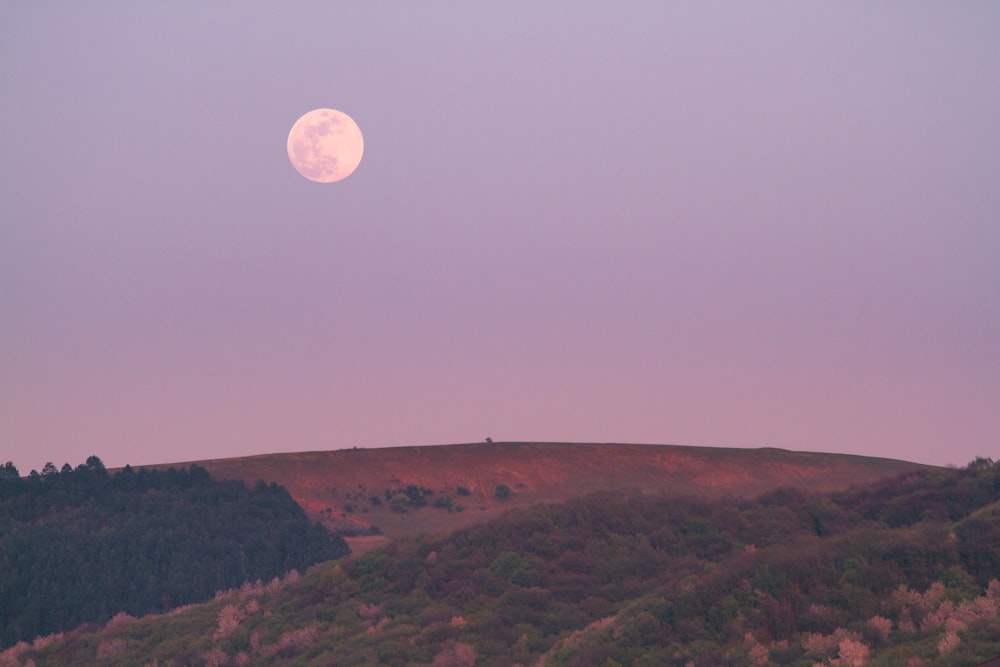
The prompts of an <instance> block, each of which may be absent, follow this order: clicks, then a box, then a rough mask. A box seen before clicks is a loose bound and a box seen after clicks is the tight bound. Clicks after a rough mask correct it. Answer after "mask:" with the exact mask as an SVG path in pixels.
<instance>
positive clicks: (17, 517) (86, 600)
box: [0, 456, 349, 646]
mask: <svg viewBox="0 0 1000 667" xmlns="http://www.w3.org/2000/svg"><path fill="white" fill-rule="evenodd" d="M348 552H349V549H348V547H347V544H346V543H345V542H344V540H343V538H341V537H339V536H336V535H332V534H330V533H329V532H328V531H327V530H326V529H324V528H323V527H322V526H320V525H318V524H316V525H314V524H312V523H311V522H310V521H309V519H308V518H307V517H306V515H305V513H304V511H303V510H302V508H301V507H299V505H298V504H296V503H295V501H294V500H293V499H292V497H291V496H290V495H289V493H288V491H287V490H286V489H285V488H283V487H281V486H278V485H277V484H273V483H272V484H265V483H264V482H258V483H257V485H256V486H255V487H254V488H253V489H250V488H247V486H246V485H245V484H243V483H242V482H239V481H219V480H215V479H213V478H212V477H211V475H209V473H208V471H206V470H205V469H204V468H201V467H199V466H197V465H192V466H191V467H190V468H186V469H185V468H181V469H177V468H170V469H168V470H165V471H161V470H147V469H144V468H140V469H133V468H131V467H129V466H126V467H125V468H124V469H123V470H121V471H119V472H117V473H115V474H109V473H108V471H107V469H106V468H105V466H104V465H103V463H102V462H101V460H100V459H99V458H98V457H97V456H91V457H90V458H88V459H87V461H86V463H84V464H81V465H79V466H77V467H76V468H75V469H74V468H72V467H70V466H69V465H64V466H63V467H62V469H56V468H55V466H54V465H51V464H47V465H46V466H45V468H44V469H43V470H42V473H41V474H39V473H37V472H34V471H32V474H30V475H28V476H27V477H21V476H20V475H19V474H18V471H17V469H16V468H15V467H14V466H13V464H11V463H10V462H8V463H7V464H5V465H4V466H2V467H0V646H10V645H12V644H14V643H16V642H18V641H21V640H28V641H30V640H31V639H33V638H34V637H36V636H39V635H47V634H50V633H54V632H60V631H64V630H69V629H70V628H73V627H75V626H77V625H80V624H81V623H85V622H88V623H90V622H97V623H102V622H105V621H107V620H108V619H110V618H111V617H112V616H113V615H114V614H115V613H118V612H125V613H128V614H131V615H143V614H148V613H150V612H162V611H167V610H170V609H172V608H175V607H177V606H179V605H185V604H189V603H193V602H200V601H204V600H208V599H211V598H212V596H213V595H214V594H215V593H216V591H219V590H223V589H227V588H232V587H234V586H239V585H240V584H242V583H243V582H245V581H254V580H257V579H263V580H268V579H271V578H272V577H275V576H277V575H280V574H283V573H285V572H288V571H289V570H292V569H296V568H298V569H301V568H305V567H308V566H309V565H312V564H314V563H316V562H318V561H322V560H328V559H331V558H339V557H342V556H345V555H347V553H348Z"/></svg>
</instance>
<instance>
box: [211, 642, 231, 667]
mask: <svg viewBox="0 0 1000 667" xmlns="http://www.w3.org/2000/svg"><path fill="white" fill-rule="evenodd" d="M227 664H229V656H228V655H226V652H225V651H223V650H222V649H221V648H219V647H218V646H216V647H215V648H213V649H212V650H211V651H209V652H208V653H206V654H205V667H222V666H223V665H227Z"/></svg>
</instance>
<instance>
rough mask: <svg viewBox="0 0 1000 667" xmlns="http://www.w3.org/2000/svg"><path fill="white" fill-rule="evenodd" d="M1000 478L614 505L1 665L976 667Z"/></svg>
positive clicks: (505, 528)
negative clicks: (739, 497) (810, 492)
mask: <svg viewBox="0 0 1000 667" xmlns="http://www.w3.org/2000/svg"><path fill="white" fill-rule="evenodd" d="M998 500H1000V466H998V465H994V464H993V463H992V462H991V461H987V460H981V459H979V460H977V461H976V462H974V463H973V464H971V465H970V466H968V467H967V468H964V469H960V470H936V471H920V472H917V473H912V474H908V475H904V476H901V477H897V478H894V479H891V480H888V481H885V482H883V483H880V484H876V485H873V486H866V487H863V488H858V489H853V490H850V491H846V492H841V493H834V494H827V495H810V494H807V493H804V492H802V491H800V490H795V489H784V490H776V491H773V492H770V493H768V494H765V495H763V496H760V497H758V498H757V499H755V500H740V499H735V498H729V499H723V500H707V499H699V498H695V497H690V496H685V497H677V496H675V497H669V496H665V495H658V496H651V495H641V494H638V493H610V492H606V493H599V494H595V495H590V496H587V497H584V498H580V499H577V500H574V501H571V502H568V503H564V504H558V505H538V506H535V507H532V508H529V509H516V510H513V511H510V512H508V513H506V514H505V515H503V516H502V517H501V518H499V519H497V520H494V521H492V522H490V523H488V524H485V525H481V526H477V527H473V528H467V529H463V530H460V531H457V532H455V533H454V534H452V535H450V536H449V537H447V538H442V539H425V538H416V539H407V540H396V541H393V542H392V543H390V544H389V545H388V546H387V547H385V548H382V549H378V550H375V551H371V552H368V553H366V554H364V555H361V556H358V557H353V558H349V559H346V560H341V561H336V562H328V563H325V564H322V565H319V566H316V567H314V568H311V569H310V570H308V571H307V572H306V573H305V574H303V575H301V576H299V575H298V573H297V572H295V573H292V574H291V575H290V576H288V577H286V578H285V579H284V580H283V581H278V580H277V579H274V580H272V581H271V583H268V584H264V583H261V582H257V583H255V584H247V585H244V586H243V587H241V588H237V589H232V590H230V591H228V592H225V593H221V594H219V595H218V596H217V597H216V598H215V599H214V600H213V601H212V602H210V603H207V604H202V605H196V606H193V607H190V608H188V609H182V610H178V611H175V612H173V613H171V614H168V615H160V616H148V617H145V618H132V617H131V616H127V615H118V616H116V617H114V618H112V619H111V621H110V622H108V623H107V624H106V625H105V626H104V627H101V628H97V627H93V626H91V627H84V628H81V629H78V630H75V631H73V632H67V633H64V634H62V635H57V636H52V637H46V638H42V639H39V640H36V641H34V642H33V643H21V644H18V645H17V646H15V647H13V648H11V649H9V650H8V651H7V652H6V653H4V654H2V655H0V665H26V664H29V661H33V662H34V664H35V665H38V666H39V667H41V666H42V665H92V664H95V665H101V664H107V665H111V664H114V665H136V666H137V667H142V666H144V665H156V666H157V667H159V666H167V665H178V666H179V665H266V664H274V663H275V662H281V663H283V664H296V665H376V664H378V665H436V666H438V667H443V666H448V665H497V666H499V665H504V666H510V665H522V666H524V667H527V666H529V665H550V666H564V665H565V666H571V665H572V666H575V665H580V666H583V665H607V666H609V667H610V666H613V665H657V666H662V665H667V666H670V665H675V666H677V667H710V666H716V665H755V666H760V667H765V666H771V665H789V666H793V667H814V666H815V665H823V666H827V667H834V666H860V665H872V666H875V667H889V666H909V667H917V666H920V667H944V666H946V665H947V666H948V667H955V666H961V665H973V664H976V663H977V662H979V661H982V660H985V659H987V658H991V657H995V656H997V655H1000V614H998V609H1000V583H998V582H997V577H1000V562H998V556H997V554H996V552H995V545H996V544H997V541H998V540H997V538H998V536H1000V504H998Z"/></svg>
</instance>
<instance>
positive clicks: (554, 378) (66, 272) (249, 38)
mask: <svg viewBox="0 0 1000 667" xmlns="http://www.w3.org/2000/svg"><path fill="white" fill-rule="evenodd" d="M998 35H1000V3H996V2H986V1H983V2H933V3H922V2H882V3H870V2H836V3H833V2H829V3H801V2H782V1H778V2H761V3H743V2H713V1H708V2H704V1H698V2H671V3H665V2H633V3H613V2H606V1H603V0H602V1H601V2H586V1H585V2H580V1H574V2H544V1H543V2H477V1H472V2H470V1H468V0H456V1H447V0H441V1H434V0H431V1H430V2H420V3H413V2H302V3H280V2H232V1H231V2H212V3H194V2H160V3H152V2H148V3H147V2H144V3H136V2H100V1H97V2H87V3H78V2H69V1H66V2H45V3H42V2H35V1H34V0H8V1H6V2H4V3H3V4H2V6H0V461H4V460H7V459H11V460H13V461H14V463H15V464H16V465H17V466H18V467H19V468H20V469H21V471H22V473H25V472H27V471H28V470H30V469H32V468H38V469H40V468H41V467H42V465H43V464H44V463H45V462H46V461H49V460H52V461H54V462H55V463H56V464H57V465H61V464H62V463H63V462H69V463H70V464H71V465H74V466H75V465H77V464H79V463H81V462H83V461H84V459H85V458H86V457H87V456H89V455H90V454H97V455H99V456H100V457H101V458H102V459H103V460H104V462H105V463H106V464H108V465H109V466H113V465H124V464H125V463H132V464H142V463H154V462H170V461H186V460H197V459H207V458H219V457H228V456H241V455H249V454H259V453H267V452H288V451H302V450H314V449H339V448H345V447H353V446H359V447H375V446H387V445H414V444H443V443H452V442H469V441H479V440H482V439H484V438H485V437H487V436H490V437H492V438H493V439H494V440H496V441H501V440H538V441H547V440H561V441H612V442H644V443H670V444H693V445H727V446H736V447H756V446H775V447H783V448H788V449H795V450H810V451H830V452H843V453H856V454H867V455H876V456H886V457H893V458H901V459H907V460H911V461H919V462H925V463H933V464H957V465H964V464H965V463H967V462H968V461H970V460H971V459H972V458H973V457H975V456H977V455H983V456H991V457H994V458H1000V39H998ZM316 107H333V108H336V109H340V110H343V111H345V112H347V113H348V114H350V115H351V116H352V117H353V118H354V119H355V120H356V121H357V122H358V124H359V125H360V126H361V129H362V131H363V132H364V137H365V156H364V160H363V161H362V163H361V165H360V167H359V168H358V170H357V172H355V173H354V175H352V176H351V177H350V178H348V179H346V180H344V181H341V182H339V183H335V184H329V185H320V184H316V183H312V182H310V181H307V180H306V179H304V178H302V177H301V176H300V175H299V174H297V173H296V172H295V170H294V169H293V168H292V166H291V165H290V164H289V161H288V158H287V155H286V152H285V141H286V137H287V133H288V130H289V128H290V127H291V125H292V123H294V122H295V120H296V119H297V118H298V117H299V116H300V115H301V114H303V113H304V112H306V111H308V110H310V109H313V108H316Z"/></svg>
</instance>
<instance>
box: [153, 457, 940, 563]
mask: <svg viewBox="0 0 1000 667" xmlns="http://www.w3.org/2000/svg"><path fill="white" fill-rule="evenodd" d="M197 464H198V465H200V466H202V467H204V468H206V469H207V470H208V471H209V472H210V473H211V474H212V476H213V477H216V478H218V479H239V480H243V481H244V482H246V483H247V484H248V485H250V486H252V485H253V484H255V483H256V481H257V480H258V479H262V480H264V481H266V482H276V483H278V484H280V485H281V486H284V487H285V488H286V489H288V491H289V493H291V494H292V497H293V498H295V500H296V501H297V502H298V503H299V504H300V505H302V507H303V508H304V509H305V510H306V512H307V513H308V514H309V515H310V516H311V517H312V518H314V519H318V520H322V521H323V522H324V523H325V524H326V525H328V526H330V527H334V528H339V529H341V530H345V529H347V532H348V533H350V532H356V533H364V532H365V531H366V529H368V528H370V527H371V526H377V527H378V529H380V531H381V532H382V533H383V534H384V535H385V536H386V537H389V538H391V537H400V536H407V535H416V534H421V533H425V534H436V533H441V532H447V531H450V530H453V529H456V528H460V527H463V526H469V525H473V524H476V523H481V522H483V521H486V520H488V519H490V518H493V517H496V516H498V515H499V514H500V513H501V512H502V511H504V510H506V509H510V508H513V507H527V506H530V505H534V504H536V503H539V502H561V501H565V500H568V499H570V498H574V497H578V496H581V495H584V494H586V493H590V492H593V491H601V490H612V489H637V490H639V491H642V492H646V493H657V492H661V491H667V492H670V493H685V494H693V495H698V496H702V497H708V498H718V497H722V496H726V495H738V496H744V497H752V496H755V495H757V494H759V493H762V492H764V491H767V490H769V489H773V488H776V487H779V486H788V487H798V488H803V489H810V490H813V491H820V492H822V491H834V490H838V489H845V488H847V487H849V486H850V485H852V484H861V483H865V482H869V481H873V480H877V479H882V478H885V477H889V476H893V475H897V474H900V473H903V472H911V471H915V470H922V469H929V466H923V465H920V464H916V463H908V462H905V461H897V460H892V459H883V458H873V457H864V456H849V455H844V454H823V453H809V452H792V451H787V450H782V449H771V448H766V449H734V448H722V447H687V446H672V445H633V444H613V443H604V444H570V443H472V444H460V445H439V446H425V447H388V448H383V449H349V450H338V451H328V452H303V453H297V454H270V455H263V456H250V457H243V458H232V459H215V460H206V461H198V462H197ZM183 465H189V464H183ZM164 467H165V466H164ZM498 485H505V486H506V487H508V488H509V489H510V490H511V491H512V493H511V494H510V496H509V497H507V498H506V499H504V500H500V499H498V498H496V497H495V494H496V489H497V486H498ZM408 487H416V490H419V491H420V494H419V496H417V497H416V498H415V499H416V502H411V503H409V504H408V505H407V504H405V503H399V502H397V503H396V504H395V505H393V503H392V502H391V498H392V497H394V496H400V495H405V492H406V491H407V488H408ZM459 487H462V488H461V489H459ZM409 491H410V497H413V496H416V494H415V493H414V489H413V488H410V489H409ZM460 491H468V494H467V495H462V494H461V493H460ZM410 497H408V498H407V500H409V499H410ZM421 502H423V503H424V504H420V503H421ZM458 509H461V510H462V511H456V510H458ZM351 542H352V544H351V546H352V548H353V549H354V550H356V551H358V550H363V549H364V548H366V547H367V546H369V545H366V544H364V543H363V542H362V541H359V540H351Z"/></svg>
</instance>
